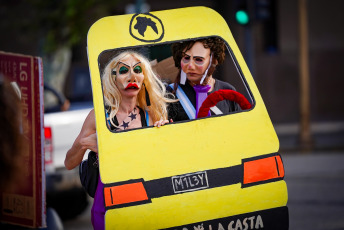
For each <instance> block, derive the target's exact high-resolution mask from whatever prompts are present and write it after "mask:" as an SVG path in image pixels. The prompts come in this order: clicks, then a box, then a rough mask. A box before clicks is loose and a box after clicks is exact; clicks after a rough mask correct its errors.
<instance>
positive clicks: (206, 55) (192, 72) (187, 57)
mask: <svg viewBox="0 0 344 230" xmlns="http://www.w3.org/2000/svg"><path fill="white" fill-rule="evenodd" d="M209 62H210V49H209V48H207V49H206V48H204V46H203V44H202V43H201V42H196V43H195V44H194V45H193V46H192V47H191V49H189V50H187V51H184V56H183V58H182V60H181V62H180V65H181V68H182V70H183V71H184V72H185V73H186V77H187V79H188V80H189V81H191V82H193V83H195V84H199V83H200V81H201V79H202V76H203V74H204V72H205V71H206V69H207V68H208V66H209Z"/></svg>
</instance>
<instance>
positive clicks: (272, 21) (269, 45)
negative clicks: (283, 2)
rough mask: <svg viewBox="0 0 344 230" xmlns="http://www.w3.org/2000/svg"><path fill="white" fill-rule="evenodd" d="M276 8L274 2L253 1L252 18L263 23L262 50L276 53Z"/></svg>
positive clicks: (273, 0) (268, 0)
mask: <svg viewBox="0 0 344 230" xmlns="http://www.w3.org/2000/svg"><path fill="white" fill-rule="evenodd" d="M276 14H277V7H276V1H275V0H255V1H254V18H255V20H256V21H260V22H261V23H263V34H264V50H265V51H266V52H267V53H270V54H274V53H276V52H278V32H277V15H276Z"/></svg>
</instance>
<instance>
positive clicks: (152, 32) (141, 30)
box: [129, 13, 165, 42]
mask: <svg viewBox="0 0 344 230" xmlns="http://www.w3.org/2000/svg"><path fill="white" fill-rule="evenodd" d="M129 32H130V35H131V36H132V37H133V38H135V39H137V40H139V41H141V42H158V41H160V40H161V39H162V38H163V37H164V33H165V30H164V25H163V24H162V22H161V20H160V19H159V18H158V17H156V16H154V15H152V14H150V13H145V14H135V15H134V16H133V17H132V18H131V20H130V25H129Z"/></svg>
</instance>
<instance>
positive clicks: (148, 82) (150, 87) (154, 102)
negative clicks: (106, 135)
mask: <svg viewBox="0 0 344 230" xmlns="http://www.w3.org/2000/svg"><path fill="white" fill-rule="evenodd" d="M128 55H131V56H133V57H134V58H136V59H138V60H139V61H140V62H141V67H142V72H143V75H144V79H143V84H142V87H141V89H140V91H139V93H138V95H137V103H136V104H137V106H139V107H140V108H141V109H143V110H146V111H149V114H150V116H151V117H152V120H153V123H154V122H156V121H159V120H161V119H164V120H166V119H167V109H166V107H167V103H171V102H175V101H176V100H174V99H169V98H167V96H169V97H170V98H173V95H171V94H170V93H166V89H165V86H164V84H163V83H162V82H161V81H160V79H159V78H158V77H157V75H156V74H155V73H154V72H153V70H152V68H151V65H150V63H149V61H148V59H147V58H145V57H144V56H142V55H141V54H138V53H136V52H134V51H124V52H122V53H120V54H118V55H117V56H116V57H114V58H113V59H111V60H110V62H109V63H108V64H107V65H106V67H105V69H104V72H103V76H102V83H103V90H104V98H105V105H106V106H108V107H109V110H108V112H109V114H110V115H109V119H110V122H111V124H112V125H113V126H115V127H116V125H115V124H114V123H113V118H114V117H115V115H116V114H117V112H118V109H119V105H120V104H121V101H122V95H121V93H120V91H119V90H118V88H117V86H116V84H115V75H113V74H112V70H113V69H116V68H117V66H118V64H119V62H120V61H121V60H122V59H124V58H125V57H127V56H128ZM145 88H146V89H147V92H148V94H149V97H150V103H151V105H150V106H147V102H146V95H145ZM168 94H169V95H168Z"/></svg>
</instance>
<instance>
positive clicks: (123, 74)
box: [114, 55, 144, 96]
mask: <svg viewBox="0 0 344 230" xmlns="http://www.w3.org/2000/svg"><path fill="white" fill-rule="evenodd" d="M115 71H116V75H114V77H115V84H116V85H117V88H118V89H119V91H120V92H121V94H122V96H137V94H138V93H139V91H140V89H141V87H142V83H143V79H144V75H143V72H142V64H141V62H140V61H139V60H138V59H136V58H135V57H133V56H131V55H129V56H127V57H125V58H124V59H122V60H121V61H120V62H119V64H118V65H117V67H116V70H115Z"/></svg>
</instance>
